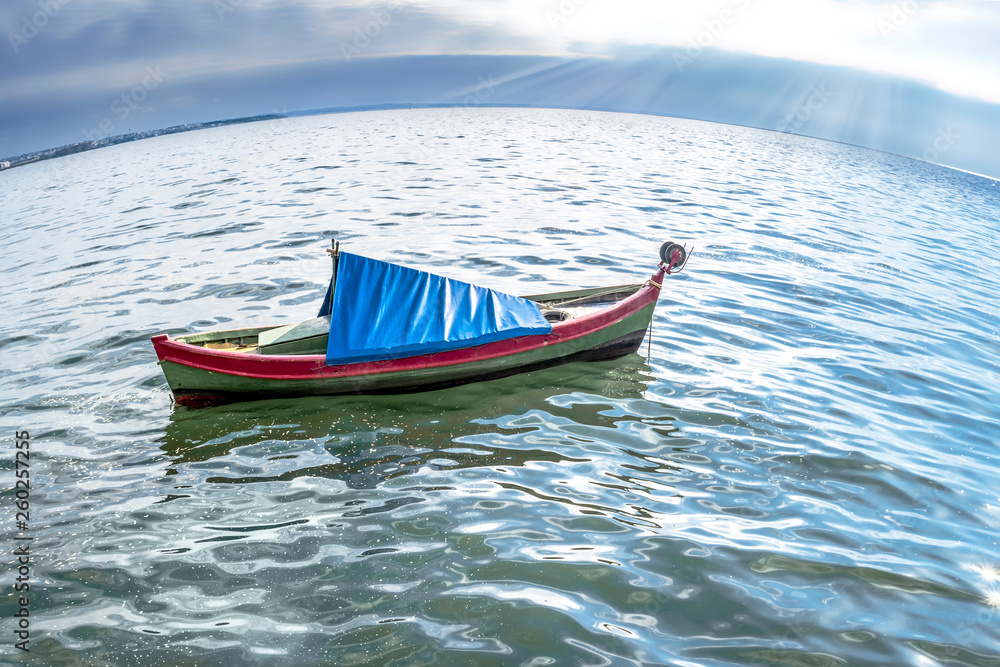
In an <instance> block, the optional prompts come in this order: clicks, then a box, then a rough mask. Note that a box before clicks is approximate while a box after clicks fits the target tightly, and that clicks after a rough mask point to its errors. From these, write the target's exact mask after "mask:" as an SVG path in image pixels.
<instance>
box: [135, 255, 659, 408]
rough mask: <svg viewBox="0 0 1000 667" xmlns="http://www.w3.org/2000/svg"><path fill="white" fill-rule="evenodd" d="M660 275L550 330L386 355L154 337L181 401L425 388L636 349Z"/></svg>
mask: <svg viewBox="0 0 1000 667" xmlns="http://www.w3.org/2000/svg"><path fill="white" fill-rule="evenodd" d="M662 279H663V276H662V272H661V273H660V274H657V275H654V276H653V280H651V281H650V282H647V283H646V284H645V285H643V286H641V287H639V288H638V290H637V291H636V292H635V293H634V294H632V295H631V296H629V297H627V298H625V299H624V300H622V301H619V302H618V303H616V304H614V305H612V306H609V307H607V308H604V309H601V310H597V311H596V312H594V313H593V314H589V315H586V316H584V317H579V318H576V319H573V320H570V321H567V322H561V323H558V324H555V325H554V326H553V327H552V331H551V332H550V333H548V334H540V335H531V336H523V337H520V338H512V339H507V340H502V341H497V342H494V343H488V344H485V345H480V346H478V347H470V348H463V349H459V350H452V351H447V352H439V353H436V354H427V355H418V356H413V357H407V358H403V359H392V360H388V361H377V362H365V363H354V364H343V365H332V366H331V365H327V363H326V359H325V356H323V355H287V356H282V355H256V354H241V353H236V352H230V351H225V350H212V349H206V348H203V347H199V346H197V345H192V344H188V343H186V342H182V341H179V340H173V339H170V338H169V337H168V336H156V337H154V338H153V346H154V348H155V349H156V354H157V356H158V357H159V359H160V366H161V368H162V369H163V373H164V375H165V376H166V378H167V383H168V384H169V385H170V388H171V390H172V391H173V393H174V396H175V398H176V399H177V400H178V402H180V403H187V404H198V403H200V402H206V401H207V402H214V401H227V400H246V399H252V398H267V397H277V396H302V395H338V394H384V393H407V392H416V391H427V390H430V389H437V388H443V387H449V386H455V385H460V384H465V383H469V382H479V381H483V380H490V379H495V378H499V377H505V376H509V375H513V374H516V373H523V372H526V371H529V370H536V369H540V368H547V367H551V366H555V365H558V364H562V363H566V362H570V361H579V360H586V361H596V360H602V359H613V358H617V357H621V356H623V355H626V354H630V353H634V352H635V351H636V350H637V349H638V348H639V346H640V345H641V343H642V340H643V338H644V336H645V332H646V330H647V329H648V328H649V324H650V321H651V320H652V317H653V310H654V309H655V306H656V301H657V297H658V296H659V291H660V288H659V284H660V283H661V282H662ZM580 293H583V292H580ZM234 333H236V334H238V333H240V332H234Z"/></svg>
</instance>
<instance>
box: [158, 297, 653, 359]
mask: <svg viewBox="0 0 1000 667" xmlns="http://www.w3.org/2000/svg"><path fill="white" fill-rule="evenodd" d="M641 287H642V284H637V285H619V286H616V287H599V288H594V289H585V290H575V291H569V292H558V293H553V294H538V295H534V296H526V297H524V298H525V299H528V300H529V301H534V302H535V303H537V304H538V307H539V309H540V310H541V311H542V315H543V316H544V317H545V319H547V320H548V321H549V322H552V323H553V324H559V323H562V322H568V321H571V320H574V319H577V318H580V317H583V316H585V315H589V314H591V313H594V312H595V311H598V310H602V309H604V308H607V307H609V306H612V305H614V304H616V303H618V302H619V301H622V300H624V299H627V298H628V297H630V296H632V295H633V294H635V293H636V292H637V291H639V289H640V288H641ZM329 331H330V316H329V315H327V316H325V317H314V318H312V319H310V320H305V321H304V322H298V323H296V324H289V325H284V326H270V327H255V328H250V329H236V330H232V331H208V332H204V333H196V334H189V335H186V336H179V337H177V339H176V340H177V341H179V342H181V343H187V344H189V345H196V346H199V347H203V348H205V349H209V350H224V351H227V352H238V353H243V354H259V355H304V354H326V345H327V339H328V337H329Z"/></svg>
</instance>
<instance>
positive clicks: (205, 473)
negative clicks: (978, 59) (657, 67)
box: [0, 108, 1000, 666]
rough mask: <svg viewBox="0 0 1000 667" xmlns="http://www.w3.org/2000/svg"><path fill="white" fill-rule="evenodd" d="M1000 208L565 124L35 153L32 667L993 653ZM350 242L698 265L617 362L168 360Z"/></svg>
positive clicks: (776, 146)
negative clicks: (206, 390)
mask: <svg viewBox="0 0 1000 667" xmlns="http://www.w3.org/2000/svg"><path fill="white" fill-rule="evenodd" d="M998 214H1000V187H998V183H997V181H995V180H991V179H987V178H984V177H980V176H975V175H971V174H967V173H962V172H959V171H954V170H949V169H946V168H943V167H939V166H935V165H932V164H927V163H923V162H919V161H914V160H910V159H905V158H901V157H898V156H894V155H889V154H885V153H879V152H875V151H870V150H865V149H861V148H857V147H853V146H847V145H841V144H835V143H829V142H824V141H819V140H814V139H808V138H803V137H797V136H793V135H789V134H780V133H774V132H765V131H760V130H754V129H747V128H741V127H732V126H725V125H716V124H709V123H702V122H696V121H690V120H679V119H672V118H660V117H648V116H636V115H624V114H605V113H597V112H581V111H565V110H525V109H486V108H483V109H481V108H456V109H422V110H416V109H415V110H397V111H377V112H365V113H350V114H339V115H324V116H311V117H298V118H289V119H279V120H274V121H268V122H260V123H254V124H248V125H239V126H229V127H220V128H216V129H211V130H203V131H197V132H190V133H185V134H179V135H171V136H163V137H158V138H154V139H149V140H144V141H139V142H135V143H129V144H123V145H118V146H114V147H110V148H104V149H100V150H96V151H92V152H88V153H84V154H80V155H78V156H72V157H70V158H62V159H56V160H50V161H46V162H41V163H37V164H33V165H28V166H25V167H20V168H17V169H12V170H10V171H7V172H4V173H2V174H0V215H2V218H3V226H2V237H3V242H2V244H0V278H2V281H3V291H2V295H3V296H2V305H3V313H4V317H3V318H2V319H0V348H2V358H3V363H2V364H0V378H2V384H0V406H2V407H0V420H2V423H3V432H2V433H0V436H2V437H0V443H2V447H3V450H2V459H3V460H2V466H3V469H4V470H5V472H4V479H5V480H6V481H5V483H4V492H3V497H4V516H3V519H2V520H3V521H4V534H5V535H6V537H5V538H4V539H5V540H6V541H5V544H4V545H3V548H4V550H5V551H7V552H10V551H13V550H14V549H15V548H16V547H17V546H18V545H19V544H22V543H23V542H24V540H22V541H20V542H18V541H15V538H17V537H31V538H32V540H31V541H30V565H29V575H28V577H29V582H30V597H28V598H25V601H26V602H27V608H29V610H30V622H29V626H30V644H29V645H28V646H29V648H30V654H25V653H23V652H22V651H20V650H18V649H17V648H15V642H16V641H17V638H16V635H15V633H14V630H15V629H16V628H15V627H14V626H15V625H16V624H17V620H18V619H17V617H16V616H15V614H18V613H19V610H21V609H23V608H25V607H24V606H23V605H22V601H21V600H20V598H21V597H23V595H22V594H20V593H17V592H15V589H14V588H13V586H14V585H15V584H16V580H17V576H18V569H17V567H18V566H17V563H16V562H15V561H16V556H8V558H7V559H6V561H7V564H6V565H4V566H3V567H4V570H3V577H4V578H3V580H2V581H3V586H4V588H5V593H4V597H3V607H2V616H3V627H4V628H7V630H4V635H3V637H4V639H3V642H2V646H0V656H2V659H3V660H4V661H7V663H8V664H9V663H16V662H18V661H22V660H23V661H28V660H30V661H34V662H33V664H45V665H55V664H61V665H77V664H79V665H84V664H85V665H170V666H175V665H218V664H249V665H347V664H352V665H353V664H357V665H385V664H398V665H411V664H469V665H494V664H495V665H546V664H573V665H576V664H593V665H599V664H614V665H619V664H668V665H706V666H714V665H775V666H777V665H904V664H905V665H944V664H947V665H997V664H998V663H1000V629H998V628H1000V545H998V542H997V535H998V533H1000V462H998V453H1000V450H998V443H1000V408H998V403H1000V335H998V331H1000V299H998V292H1000V259H998V258H1000V241H998V218H1000V215H998ZM334 237H335V238H337V239H338V240H339V241H340V242H341V244H342V247H343V248H344V249H347V250H350V251H351V252H354V253H357V254H362V255H367V256H371V257H375V258H378V259H384V260H388V261H391V262H396V263H400V264H404V265H407V266H412V267H416V268H419V269H425V270H430V271H433V272H436V273H440V274H443V275H446V276H449V277H453V278H457V279H461V280H466V281H469V282H474V283H476V284H480V285H484V286H487V287H492V288H496V289H500V290H504V291H507V292H512V293H517V294H537V293H543V292H548V291H557V290H563V289H575V288H585V287H598V286H604V285H617V284H623V283H634V282H641V281H643V280H645V279H646V278H648V277H649V276H650V274H652V273H653V271H654V268H655V265H656V263H657V261H658V259H657V249H658V248H659V245H660V244H661V243H662V242H663V241H666V240H673V241H677V242H681V243H686V244H688V247H689V248H691V247H692V246H693V247H694V252H693V254H692V255H691V259H690V262H689V264H688V266H687V268H686V269H685V271H684V272H683V273H680V274H678V275H675V276H671V277H669V278H668V279H667V281H666V284H665V285H664V290H663V292H662V295H661V297H660V301H659V305H658V306H657V310H656V315H655V318H654V322H653V327H652V338H651V341H648V342H644V343H643V346H642V349H641V351H640V354H635V355H631V356H628V357H625V358H622V359H620V360H617V361H612V362H601V363H573V364H569V365H566V366H563V367H559V368H554V369H550V370H545V371H540V372H533V373H528V374H524V375H520V376H515V377H511V378H507V379H504V380H498V381H492V382H485V383H478V384H473V385H468V386H464V387H459V388H454V389H449V390H444V391H436V392H430V393H422V394H412V395H406V396H379V397H314V398H306V399H302V398H298V399H274V400H264V401H256V402H246V403H238V404H233V405H228V406H218V407H213V408H206V409H200V410H194V409H187V408H183V407H180V406H174V405H173V404H172V401H171V396H170V392H169V390H168V388H167V386H166V383H165V381H164V378H163V376H162V374H161V373H160V370H159V368H158V366H157V364H156V357H155V355H154V353H153V349H152V346H151V345H150V343H149V338H150V337H151V336H153V335H156V334H160V333H169V334H172V335H180V334H184V333H190V332H196V331H207V330H212V329H224V328H239V327H245V326H262V325H268V324H275V325H281V324H288V323H292V322H295V321H298V320H303V319H307V318H309V317H312V316H314V315H315V313H316V311H317V310H318V309H319V304H320V300H321V299H322V296H323V293H324V290H325V288H326V284H327V281H328V279H329V272H330V262H329V258H328V256H327V255H326V253H325V252H324V249H325V248H326V247H328V245H329V243H330V239H331V238H334ZM373 298H377V295H373ZM16 432H21V433H22V436H24V438H23V439H21V440H19V439H16V438H15V433H16ZM25 432H26V433H25ZM22 441H26V442H28V443H29V447H30V468H27V469H28V470H30V499H29V501H28V502H29V504H30V518H29V520H27V521H24V522H23V524H21V525H19V524H16V523H15V511H16V508H15V503H16V501H17V500H18V496H17V490H16V488H15V472H16V471H17V470H23V469H25V468H24V467H23V465H21V464H18V463H17V462H16V461H15V451H16V444H15V443H17V442H22ZM22 463H23V462H22ZM22 495H23V494H22ZM12 628H13V629H12Z"/></svg>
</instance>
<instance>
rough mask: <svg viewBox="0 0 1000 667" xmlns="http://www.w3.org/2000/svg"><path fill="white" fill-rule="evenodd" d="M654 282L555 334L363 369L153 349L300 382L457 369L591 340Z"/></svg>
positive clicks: (181, 359) (169, 343)
mask: <svg viewBox="0 0 1000 667" xmlns="http://www.w3.org/2000/svg"><path fill="white" fill-rule="evenodd" d="M652 282H653V283H656V284H648V283H647V284H646V285H644V286H643V287H642V288H640V289H639V291H638V292H636V293H635V294H633V295H632V296H630V297H628V298H627V299H624V300H622V301H620V302H619V303H617V304H615V305H613V306H610V307H608V308H606V309H604V310H600V311H598V312H596V313H593V314H591V315H586V316H584V317H579V318H576V319H573V320H569V321H568V322H560V323H557V324H554V325H553V326H552V332H551V333H549V334H541V335H535V336H525V337H522V338H510V339H507V340H501V341H497V342H495V343H487V344H486V345H481V346H479V347H467V348H462V349H458V350H450V351H447V352H439V353H436V354H425V355H419V356H413V357H406V358H403V359H390V360H387V361H372V362H364V363H357V364H342V365H335V366H327V364H326V356H325V355H321V354H316V355H300V356H296V355H288V356H280V355H256V354H246V353H240V352H228V351H224V350H210V349H206V348H203V347H200V346H197V345H191V344H188V343H182V342H180V341H176V340H171V339H170V337H169V336H167V335H160V336H155V337H153V339H152V342H153V348H154V349H155V350H156V356H157V357H158V358H159V360H160V361H171V362H174V363H177V364H181V365H184V366H189V367H191V368H199V369H202V370H207V371H215V372H218V373H225V374H227V375H238V376H242V377H250V378H261V379H269V380H300V379H304V378H312V379H318V378H325V377H354V376H361V375H375V374H379V373H391V372H399V371H414V370H420V369H425V368H440V367H445V366H455V365H460V364H465V363H469V362H472V361H481V360H485V359H493V358H496V357H503V356H507V355H511V354H516V353H520V352H527V351H530V350H535V349H538V348H541V347H546V346H548V345H553V344H557V343H563V342H566V341H570V340H573V339H575V338H579V337H581V336H586V335H588V334H591V333H593V332H595V331H599V330H600V329H603V328H605V327H607V326H610V325H612V324H614V323H615V322H618V321H619V320H621V319H624V318H625V317H627V316H629V315H631V314H632V313H634V312H637V311H639V310H641V309H642V308H643V307H645V306H647V305H649V304H650V303H655V302H656V300H657V298H658V297H659V293H660V288H659V287H658V286H657V285H659V284H662V282H663V270H660V271H659V272H658V273H656V274H654V275H653V277H652Z"/></svg>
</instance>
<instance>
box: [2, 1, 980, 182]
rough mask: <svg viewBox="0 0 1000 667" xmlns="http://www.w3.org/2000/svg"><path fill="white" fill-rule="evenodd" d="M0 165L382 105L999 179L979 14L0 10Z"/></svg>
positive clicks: (935, 9) (952, 5) (237, 4)
mask: <svg viewBox="0 0 1000 667" xmlns="http://www.w3.org/2000/svg"><path fill="white" fill-rule="evenodd" d="M0 35H2V37H3V43H2V44H0V159H2V157H4V156H8V157H9V156H15V155H18V154H21V153H24V152H27V151H32V150H40V149H44V148H51V147H55V146H59V145H63V144H67V143H73V142H77V141H83V140H86V139H97V138H102V137H105V136H112V135H115V134H122V133H125V132H129V131H135V130H147V129H156V128H161V127H167V126H170V125H177V124H183V123H190V122H200V121H212V120H220V119H225V118H233V117H242V116H249V115H257V114H265V113H288V112H298V111H305V110H311V109H330V108H341V107H358V106H369V105H385V104H400V105H407V104H464V105H490V104H504V105H507V104H512V105H532V106H536V105H537V106H556V107H572V108H587V109H605V110H612V111H623V112H635V113H653V114H662V115H671V116H681V117H686V118H697V119H702V120H710V121H716V122H726V123H735V124H741V125H751V126H754V127H761V128H764V129H772V130H779V131H790V132H796V133H799V134H805V135H810V136H816V137H820V138H825V139H832V140H836V141H845V142H847V143H853V144H858V145H862V146H868V147H871V148H877V149H880V150H887V151H890V152H894V153H899V154H902V155H907V156H910V157H916V158H920V159H925V160H928V161H931V162H936V163H940V164H945V165H948V166H953V167H957V168H960V169H966V170H969V171H973V172H976V173H982V174H986V175H989V176H992V177H1000V0H897V1H896V2H871V1H865V0H704V1H701V2H679V1H676V0H658V1H655V2H654V1H650V0H463V1H461V2H460V1H459V0H411V1H408V0H371V1H369V0H353V1H345V2H325V1H320V0H280V1H279V0H172V1H170V2H167V1H165V0H159V1H155V0H7V1H6V2H5V3H4V4H3V6H2V7H0Z"/></svg>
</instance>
